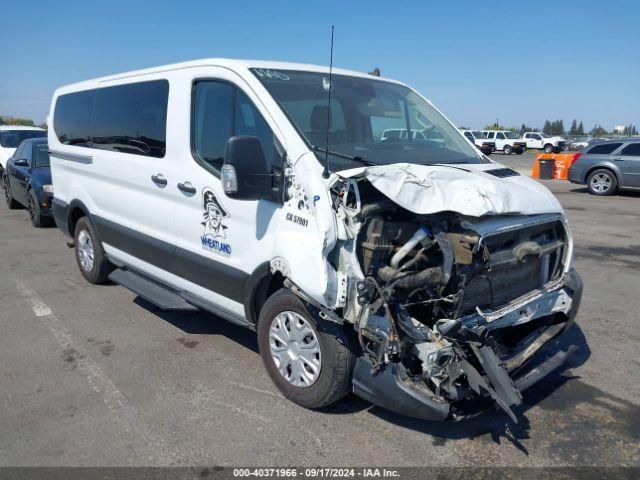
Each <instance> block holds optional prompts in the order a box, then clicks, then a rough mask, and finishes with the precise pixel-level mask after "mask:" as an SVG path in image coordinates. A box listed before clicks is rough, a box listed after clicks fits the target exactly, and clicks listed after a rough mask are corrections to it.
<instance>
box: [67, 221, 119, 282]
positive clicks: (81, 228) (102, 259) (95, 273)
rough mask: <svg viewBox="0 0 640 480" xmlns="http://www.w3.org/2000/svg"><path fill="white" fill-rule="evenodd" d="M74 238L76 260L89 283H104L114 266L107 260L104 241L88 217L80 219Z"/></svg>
mask: <svg viewBox="0 0 640 480" xmlns="http://www.w3.org/2000/svg"><path fill="white" fill-rule="evenodd" d="M73 238H74V240H75V242H74V243H75V253H76V261H77V262H78V268H79V269H80V273H81V274H82V276H83V277H84V278H85V280H86V281H87V282H89V283H93V284H96V285H98V284H100V283H104V282H105V280H106V279H107V276H108V275H109V274H110V273H111V272H112V271H113V269H114V266H113V265H112V264H111V262H109V260H107V256H106V255H105V253H104V249H103V248H102V242H101V241H100V239H99V238H98V235H97V234H96V232H95V230H94V229H93V226H92V225H91V222H89V219H88V218H87V217H82V218H81V219H80V220H78V223H76V228H75V231H74V235H73Z"/></svg>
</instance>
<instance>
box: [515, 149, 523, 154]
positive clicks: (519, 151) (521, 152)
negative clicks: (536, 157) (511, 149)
mask: <svg viewBox="0 0 640 480" xmlns="http://www.w3.org/2000/svg"><path fill="white" fill-rule="evenodd" d="M515 152H516V155H522V154H523V153H524V150H523V149H522V148H519V149H517V150H515Z"/></svg>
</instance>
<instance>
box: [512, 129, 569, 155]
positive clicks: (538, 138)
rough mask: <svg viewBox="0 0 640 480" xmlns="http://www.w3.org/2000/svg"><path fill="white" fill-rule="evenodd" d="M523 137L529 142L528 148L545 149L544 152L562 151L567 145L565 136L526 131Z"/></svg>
mask: <svg viewBox="0 0 640 480" xmlns="http://www.w3.org/2000/svg"><path fill="white" fill-rule="evenodd" d="M522 138H523V139H524V140H525V142H527V148H537V149H538V150H544V153H560V152H561V151H563V150H564V148H565V145H566V140H565V139H564V138H563V137H558V136H553V137H552V136H551V135H547V134H546V133H543V132H525V133H524V134H523V135H522Z"/></svg>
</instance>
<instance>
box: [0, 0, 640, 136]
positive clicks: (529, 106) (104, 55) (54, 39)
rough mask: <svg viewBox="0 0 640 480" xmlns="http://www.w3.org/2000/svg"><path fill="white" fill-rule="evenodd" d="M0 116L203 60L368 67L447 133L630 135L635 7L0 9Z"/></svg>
mask: <svg viewBox="0 0 640 480" xmlns="http://www.w3.org/2000/svg"><path fill="white" fill-rule="evenodd" d="M0 11H1V12H2V13H1V14H0V38H2V41H1V43H0V45H1V46H2V47H1V51H2V54H1V55H0V58H1V60H0V116H2V115H13V116H19V117H26V118H31V119H33V120H34V121H36V122H37V123H39V122H43V121H44V120H45V119H46V116H47V115H48V111H49V104H50V99H51V95H52V93H53V91H54V90H55V89H56V88H57V87H59V86H62V85H66V84H69V83H74V82H77V81H82V80H87V79H90V78H95V77H100V76H104V75H111V74H114V73H120V72H126V71H129V70H135V69H140V68H146V67H154V66H159V65H164V64H168V63H175V62H180V61H186V60H193V59H197V58H206V57H226V58H243V59H260V60H281V61H292V62H302V63H312V64H320V65H327V64H328V63H329V44H330V32H331V25H332V24H333V25H335V47H334V66H336V67H341V68H347V69H350V70H358V71H365V72H368V71H371V70H372V69H373V68H374V67H378V68H380V70H381V72H382V76H383V77H389V78H394V79H396V80H400V81H402V82H405V83H407V84H409V85H411V86H412V87H414V88H415V89H417V90H418V91H420V92H421V93H422V94H423V95H424V96H426V97H427V98H429V99H430V100H431V101H432V102H433V103H434V104H435V105H436V106H437V107H438V108H440V110H442V111H443V112H444V113H445V114H446V115H447V116H448V117H449V118H450V119H451V120H452V121H453V122H454V123H456V124H457V125H464V126H470V127H477V128H480V127H483V126H484V125H487V124H490V123H493V122H494V121H495V120H496V119H498V120H499V122H500V124H502V125H505V126H520V125H521V124H522V123H526V124H527V125H530V126H534V127H542V125H543V123H544V121H545V119H550V120H555V119H562V120H564V122H565V127H567V128H568V127H569V125H570V122H571V121H572V120H573V119H574V118H577V119H578V121H580V120H582V121H583V122H584V126H585V129H590V128H591V127H592V126H593V125H595V124H596V123H597V124H601V125H602V126H603V127H604V128H607V129H608V130H611V129H612V128H613V126H614V125H626V124H635V125H636V126H640V2H639V1H637V0H635V1H632V0H625V1H617V0H609V1H607V2H603V1H597V2H596V1H591V0H584V1H571V0H564V1H563V0H555V1H547V0H537V1H535V2H519V1H517V0H511V1H510V2H501V1H495V2H492V1H489V0H486V1H477V0H473V1H462V0H460V1H454V0H451V1H444V0H443V1H431V0H430V1H426V0H423V1H413V2H411V1H401V0H396V1H389V0H386V1H380V2H378V1H374V0H369V1H360V0H353V1H347V0H342V1H333V0H324V1H320V2H301V1H299V0H298V1H295V2H282V1H277V0H262V1H246V0H228V1H224V2H218V1H214V0H209V1H195V0H193V1H192V0H181V1H177V0H176V1H167V0H149V1H138V0H126V1H122V0H102V1H99V2H97V1H91V0H83V1H76V0H39V1H38V0H17V1H15V0H0Z"/></svg>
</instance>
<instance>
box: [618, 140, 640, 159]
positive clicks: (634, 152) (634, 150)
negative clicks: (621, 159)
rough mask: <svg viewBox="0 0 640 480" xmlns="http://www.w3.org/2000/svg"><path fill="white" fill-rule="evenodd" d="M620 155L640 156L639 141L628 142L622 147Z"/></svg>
mask: <svg viewBox="0 0 640 480" xmlns="http://www.w3.org/2000/svg"><path fill="white" fill-rule="evenodd" d="M620 155H625V156H629V157H640V143H630V144H629V145H627V146H626V147H624V148H623V149H622V151H621V152H620Z"/></svg>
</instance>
